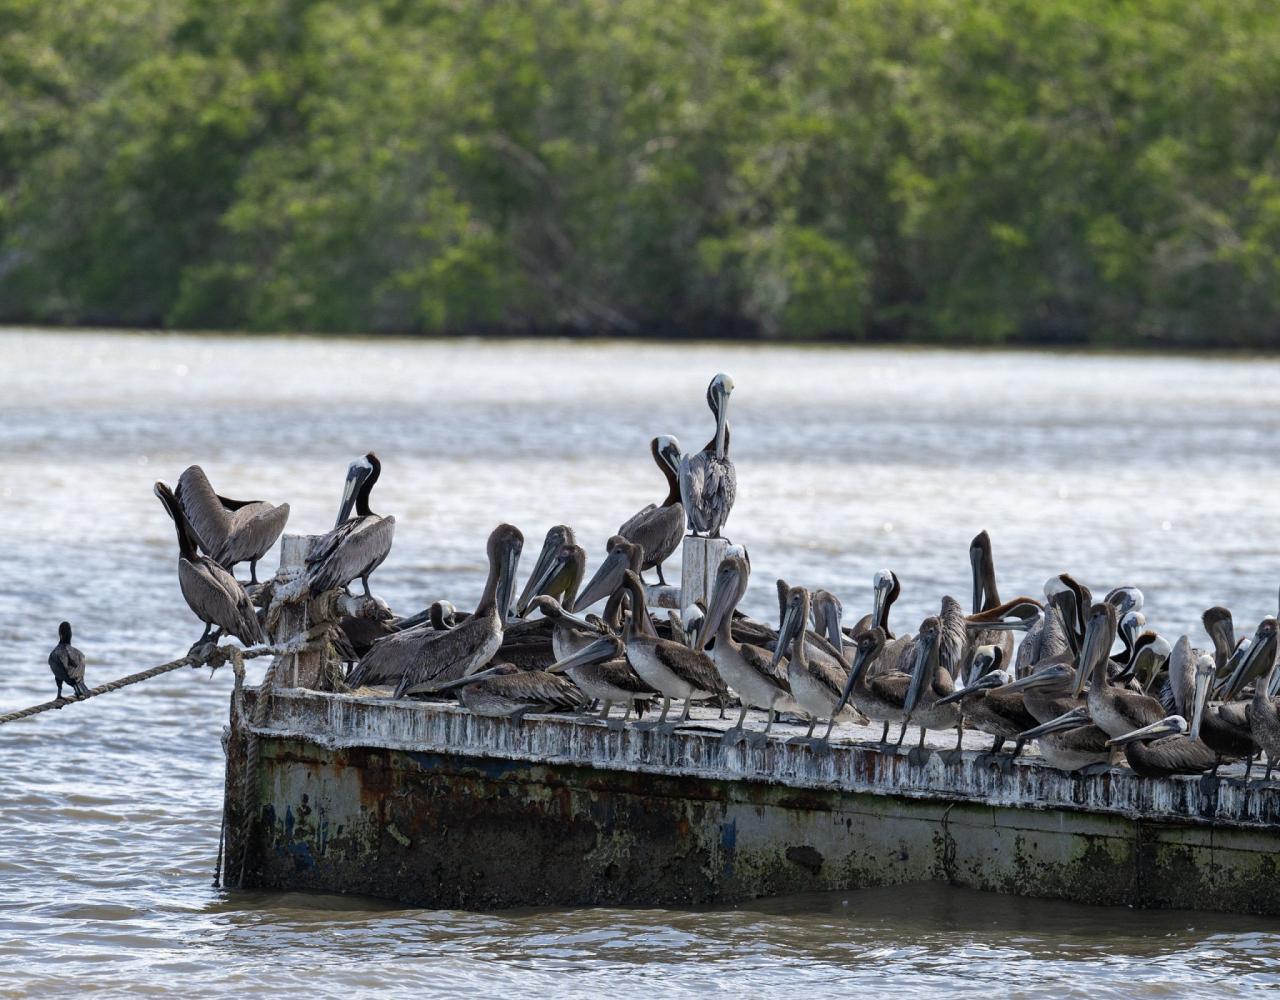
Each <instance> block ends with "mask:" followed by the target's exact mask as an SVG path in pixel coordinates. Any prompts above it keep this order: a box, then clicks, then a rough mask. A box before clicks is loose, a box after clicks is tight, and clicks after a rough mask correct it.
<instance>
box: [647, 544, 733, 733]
mask: <svg viewBox="0 0 1280 1000" xmlns="http://www.w3.org/2000/svg"><path fill="white" fill-rule="evenodd" d="M622 586H623V588H624V589H625V590H626V592H627V595H628V596H629V598H630V600H631V617H630V618H629V619H628V620H627V626H626V632H625V634H624V636H623V639H624V641H625V643H626V650H627V662H628V663H630V664H631V667H632V669H633V670H635V672H636V673H637V674H639V675H640V679H641V680H643V681H644V682H645V683H646V684H648V685H650V686H651V687H652V688H653V689H654V690H656V691H657V692H658V693H659V694H660V695H662V715H661V716H659V718H658V721H657V722H655V723H653V725H652V727H651V726H650V725H649V724H648V723H642V724H641V725H643V726H644V727H645V728H656V727H661V726H664V725H665V724H666V721H667V713H668V712H669V711H670V710H671V700H672V699H673V698H683V699H684V712H683V714H682V715H681V716H680V720H681V721H682V722H683V721H684V720H686V719H688V718H689V706H690V704H691V703H692V702H693V701H694V700H695V699H702V698H711V697H716V696H718V697H719V698H720V699H721V700H724V699H725V698H727V697H728V694H729V692H728V690H727V689H726V688H725V684H724V681H723V680H721V679H720V675H719V674H718V673H716V668H715V666H714V665H713V664H712V662H711V660H710V659H709V658H708V656H707V654H706V653H699V652H696V651H695V650H692V649H690V648H689V647H688V646H686V645H684V643H682V642H677V641H675V640H673V639H661V638H659V637H658V633H657V630H656V629H655V628H654V627H653V619H651V618H650V617H649V609H648V606H647V605H646V604H645V597H644V584H643V583H641V582H640V577H639V575H638V574H637V573H635V572H634V571H632V570H629V569H628V570H625V571H624V573H623V577H622Z"/></svg>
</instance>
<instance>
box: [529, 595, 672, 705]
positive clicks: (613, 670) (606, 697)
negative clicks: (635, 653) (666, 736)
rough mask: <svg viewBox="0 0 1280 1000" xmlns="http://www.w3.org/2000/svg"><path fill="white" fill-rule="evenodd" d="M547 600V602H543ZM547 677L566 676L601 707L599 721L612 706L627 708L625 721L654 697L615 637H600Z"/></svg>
mask: <svg viewBox="0 0 1280 1000" xmlns="http://www.w3.org/2000/svg"><path fill="white" fill-rule="evenodd" d="M543 600H550V598H543ZM547 673H549V674H560V673H563V674H568V676H569V679H570V680H571V681H573V683H574V684H576V685H578V688H579V689H580V690H581V691H582V693H583V694H585V695H586V696H587V697H588V698H589V699H591V700H592V701H598V702H600V703H601V704H602V705H603V706H604V707H603V708H602V709H601V710H600V715H599V718H600V719H602V720H605V721H608V719H609V710H610V709H611V708H612V707H613V704H614V702H619V701H620V702H622V703H623V704H624V705H626V706H627V710H626V712H625V713H624V714H623V716H622V721H624V722H625V721H626V720H627V717H628V716H629V715H631V710H632V708H636V709H637V710H640V709H641V706H643V705H647V704H648V703H649V702H650V701H651V700H652V699H654V698H656V697H658V693H657V692H656V691H654V690H653V686H652V685H650V684H646V683H645V682H644V681H643V680H641V678H640V675H639V674H637V673H636V672H635V670H633V669H632V668H631V664H629V663H628V662H627V659H626V654H625V649H624V647H623V644H622V640H621V639H619V638H618V637H617V636H616V635H608V636H600V637H599V638H597V639H595V640H593V641H591V642H589V643H587V644H586V645H585V646H583V647H582V648H581V649H579V650H577V651H576V652H574V653H571V654H570V655H569V656H567V657H565V658H564V659H562V660H557V661H556V662H555V663H553V664H552V665H551V666H549V667H548V668H547Z"/></svg>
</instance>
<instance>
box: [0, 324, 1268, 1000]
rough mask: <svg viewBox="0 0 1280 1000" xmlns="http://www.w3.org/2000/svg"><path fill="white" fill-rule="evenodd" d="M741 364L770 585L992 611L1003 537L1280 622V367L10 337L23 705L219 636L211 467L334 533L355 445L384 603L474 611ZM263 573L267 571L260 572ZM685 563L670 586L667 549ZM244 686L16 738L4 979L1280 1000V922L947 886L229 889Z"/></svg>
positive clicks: (121, 707) (95, 710) (345, 992)
mask: <svg viewBox="0 0 1280 1000" xmlns="http://www.w3.org/2000/svg"><path fill="white" fill-rule="evenodd" d="M718 370H724V371H728V372H730V373H732V374H733V376H734V379H735V381H736V383H737V392H736V393H735V395H734V397H733V400H732V404H731V417H732V420H733V426H734V440H733V448H734V454H735V458H736V460H737V464H738V474H739V496H740V499H739V502H738V506H737V507H736V509H735V510H734V513H733V517H732V518H731V520H730V522H729V534H730V535H731V536H732V537H733V538H734V540H735V541H738V542H742V543H745V544H747V545H748V547H749V548H750V551H751V557H752V564H753V566H754V568H755V573H756V580H755V581H754V582H753V585H752V589H751V592H750V594H749V595H748V605H749V608H750V609H751V610H753V611H754V612H756V613H758V614H761V615H767V614H769V613H770V609H771V608H772V607H775V605H774V604H773V601H774V597H773V586H772V581H773V579H774V578H775V577H776V576H779V575H781V576H785V577H787V578H788V579H789V580H792V581H795V582H801V583H805V584H809V585H812V586H818V585H821V586H826V587H828V588H831V589H833V590H835V591H836V592H837V593H839V594H840V595H841V597H842V598H843V600H844V604H845V607H846V610H847V612H848V613H850V614H851V615H857V614H861V613H862V611H864V610H866V607H867V605H868V603H869V600H870V580H871V576H872V574H873V573H874V572H875V570H877V569H879V568H880V567H881V566H887V567H891V568H893V569H895V570H896V571H897V572H898V574H899V575H900V576H901V578H902V580H903V587H904V591H903V596H902V599H901V601H900V602H899V604H898V608H897V609H896V610H895V616H896V617H897V619H898V620H899V621H900V622H902V623H907V624H911V623H914V622H916V621H919V619H920V618H921V617H922V616H923V615H924V614H926V613H928V612H930V611H932V610H933V609H935V608H936V606H937V601H938V599H939V598H940V596H941V595H942V594H943V593H952V594H955V595H956V596H958V597H960V598H961V599H962V600H967V595H968V588H969V584H968V559H967V544H968V540H969V538H970V537H972V535H973V534H974V533H975V532H976V531H977V530H979V529H980V528H984V527H985V528H987V529H989V530H990V531H991V533H992V535H993V538H994V541H995V552H996V559H997V563H998V566H999V568H1000V572H1001V580H1002V587H1003V589H1004V591H1005V596H1012V595H1013V594H1014V593H1015V592H1027V593H1032V594H1035V593H1038V592H1039V589H1040V587H1041V585H1042V583H1043V582H1044V580H1045V579H1046V578H1047V577H1049V576H1050V575H1051V574H1052V573H1055V572H1058V571H1061V570H1063V569H1069V570H1071V571H1072V572H1073V573H1075V574H1076V575H1077V576H1079V577H1080V578H1081V579H1083V580H1084V581H1085V582H1086V583H1088V584H1089V585H1090V586H1091V587H1093V589H1094V590H1095V592H1100V591H1104V590H1106V589H1107V588H1108V587H1110V586H1112V585H1115V584H1118V583H1132V584H1136V585H1137V586H1139V587H1141V588H1142V589H1143V591H1144V592H1145V594H1146V597H1147V608H1146V612H1147V615H1148V617H1149V618H1150V620H1151V622H1152V624H1153V625H1154V626H1156V627H1158V628H1160V629H1161V630H1162V631H1164V632H1165V633H1166V634H1167V635H1169V636H1170V638H1175V637H1176V636H1177V635H1178V634H1180V633H1181V632H1183V631H1190V632H1191V633H1192V635H1193V637H1194V638H1196V639H1197V640H1201V641H1202V640H1203V639H1204V636H1203V634H1202V633H1201V632H1200V630H1199V626H1198V624H1197V618H1198V614H1199V612H1200V610H1202V609H1203V608H1205V607H1208V606H1209V605H1210V604H1215V603H1223V604H1226V605H1228V606H1230V607H1232V608H1233V609H1234V610H1235V611H1236V613H1237V616H1238V620H1239V621H1241V622H1244V623H1250V624H1251V623H1253V622H1256V621H1257V620H1258V618H1260V617H1261V616H1262V615H1263V614H1267V613H1274V612H1275V610H1276V584H1277V577H1278V575H1280V574H1278V573H1277V570H1278V569H1280V556H1278V555H1277V553H1276V548H1275V543H1274V539H1275V538H1276V537H1278V535H1280V505H1278V504H1277V502H1276V499H1275V498H1276V497H1277V496H1280V463H1278V462H1276V460H1275V459H1274V457H1273V455H1274V442H1275V441H1276V440H1277V434H1278V432H1280V411H1277V408H1276V407H1275V405H1274V400H1275V399H1276V393H1275V389H1274V386H1275V385H1276V384H1277V382H1280V364H1277V363H1276V362H1274V361H1269V360H1231V361H1212V360H1201V359H1186V358H1171V359H1152V358H1128V357H1088V356H1053V355H1044V354H1029V353H1028V354H1006V353H948V352H933V351H896V350H856V351H855V350H797V349H783V348H740V347H710V346H656V347H638V346H634V345H618V346H614V345H606V346H599V345H582V344H575V345H567V344H559V343H553V344H537V345H529V344H508V343H501V344H493V343H471V342H451V343H445V344H430V343H414V342H403V341H359V340H304V339H296V338H259V337H255V338H222V337H188V336H161V335H145V336H130V335H121V334H111V335H103V334H63V333H49V332H24V331H5V332H0V711H4V710H8V709H12V708H17V707H21V706H24V705H28V704H33V703H35V702H37V701H43V700H45V699H46V698H48V697H49V696H51V695H52V693H53V684H52V682H51V678H50V674H49V671H48V667H47V666H46V664H45V657H46V655H47V653H48V650H49V648H50V647H51V646H52V645H53V643H54V642H55V641H56V627H57V622H58V621H59V620H60V619H61V618H64V617H66V618H69V619H70V620H71V621H72V622H73V623H74V624H75V626H76V643H77V645H78V646H79V647H80V648H81V649H83V650H84V651H85V653H86V654H87V656H88V657H89V661H90V665H89V680H90V683H100V682H101V681H103V680H105V679H108V678H111V677H115V676H118V675H121V674H124V673H128V672H131V671H133V670H137V669H141V668H142V667H145V666H150V665H152V664H155V663H160V662H163V661H165V660H168V659H171V658H173V657H174V656H175V655H177V654H179V653H180V652H182V651H183V650H185V648H186V646H187V645H188V644H189V643H190V642H191V641H192V640H193V639H194V638H195V637H196V635H197V634H199V631H200V627H199V625H198V624H196V623H195V621H194V619H192V617H191V615H190V612H189V611H188V610H187V608H186V606H185V605H184V604H183V601H182V598H181V595H180V594H179V593H178V588H177V580H176V575H175V572H174V563H175V558H176V549H175V545H174V538H173V532H172V529H171V527H170V525H169V522H168V520H167V518H166V517H165V514H164V512H163V510H162V509H161V508H160V505H159V504H158V502H157V501H156V500H155V498H154V497H153V496H152V495H151V492H150V487H151V483H152V482H153V481H154V480H155V479H156V478H163V479H166V480H169V481H172V480H173V479H175V478H176V477H177V475H178V473H179V472H180V471H181V470H182V469H183V468H184V467H185V466H186V465H187V464H188V463H189V462H192V461H198V462H200V463H202V464H203V465H204V466H205V468H206V469H207V470H208V471H209V473H210V475H211V476H212V478H213V480H214V483H215V484H216V485H217V486H218V487H219V488H220V489H221V490H222V491H223V492H225V493H227V494H229V495H235V496H263V497H266V498H269V499H272V500H288V501H289V502H290V503H291V504H292V505H293V515H292V519H291V522H290V530H294V531H302V532H312V531H319V530H323V529H324V528H326V527H328V526H329V525H330V524H331V523H332V520H333V515H334V511H335V509H336V505H337V502H338V498H339V495H340V491H341V487H342V480H343V476H344V473H345V469H346V464H347V462H348V461H349V460H350V459H351V458H352V457H354V456H355V455H356V454H359V453H362V452H363V451H365V450H367V449H370V448H372V449H374V450H376V451H377V452H378V454H379V455H380V456H381V458H382V459H383V462H384V472H383V478H382V481H381V482H380V483H379V484H378V487H377V489H376V490H375V493H374V508H375V509H376V510H379V511H385V512H390V513H394V514H395V515H396V517H397V522H398V524H397V537H396V545H395V549H394V551H393V553H392V555H391V558H390V559H389V560H388V562H387V563H386V565H384V566H383V568H382V569H381V570H379V572H378V574H377V575H376V576H375V583H376V587H375V589H376V590H377V591H378V592H379V593H380V594H381V595H382V596H384V597H385V598H386V599H387V600H388V601H390V603H391V604H392V606H393V607H396V608H397V609H402V610H403V609H408V610H416V609H417V608H420V607H422V606H424V605H425V604H426V603H428V602H429V601H431V600H433V599H435V598H438V597H448V598H450V599H451V600H453V601H454V602H455V603H457V604H459V605H460V606H464V607H465V606H467V605H469V604H471V603H473V602H474V601H475V599H476V597H477V596H478V594H479V591H480V588H481V584H482V580H483V570H484V558H483V556H484V551H483V549H484V538H485V535H486V533H487V532H488V530H489V529H490V528H491V527H492V526H493V525H494V524H495V523H497V522H498V521H499V520H509V521H511V522H513V523H515V524H517V525H519V526H520V527H521V528H522V529H523V530H524V532H525V534H526V537H527V538H528V540H529V541H528V543H527V545H526V559H525V571H526V572H527V569H528V567H529V565H531V562H532V558H533V553H534V551H536V548H537V546H538V544H539V543H540V541H541V537H542V534H543V532H544V531H545V530H546V528H547V527H548V526H549V525H550V524H552V523H555V522H559V521H566V522H568V523H570V524H572V525H574V527H575V528H576V529H577V531H578V534H579V538H580V540H582V541H583V542H584V543H585V544H587V546H588V549H589V551H590V552H592V554H593V558H594V556H595V555H596V554H597V553H598V552H599V550H600V548H601V545H602V543H603V540H604V539H605V538H606V537H607V536H608V535H609V534H610V533H611V532H612V531H613V529H614V528H616V526H617V525H618V523H619V522H620V521H622V520H623V519H624V518H625V517H626V516H627V515H629V514H630V513H631V512H632V511H634V510H635V509H637V508H638V507H639V506H640V505H641V504H643V503H645V502H648V501H651V500H655V499H657V498H658V497H659V495H660V493H661V485H660V480H659V477H658V474H657V472H656V470H655V469H654V468H653V467H652V465H651V464H650V461H649V458H648V455H647V451H646V446H647V442H648V439H649V437H650V436H651V435H653V434H655V433H663V432H668V433H675V434H676V435H678V436H679V437H680V438H681V440H682V441H683V443H684V444H685V445H686V446H689V447H693V446H697V445H700V444H701V443H702V442H703V441H705V440H706V438H707V437H708V435H709V432H710V426H711V418H710V414H709V413H708V412H707V410H706V409H705V405H704V403H703V391H704V389H705V386H706V382H707V380H708V379H709V377H710V376H711V374H713V373H714V372H715V371H718ZM268 561H270V560H268ZM673 569H674V567H673ZM230 680H231V678H230V676H229V674H228V673H226V672H225V671H224V672H221V673H219V674H218V675H216V676H214V677H213V678H210V677H209V676H208V672H207V671H192V672H182V673H175V674H169V675H166V676H164V677H161V678H158V679H156V680H153V681H150V682H147V683H146V684H145V685H143V686H140V687H136V688H132V689H130V690H129V691H127V692H125V693H120V694H115V695H111V696H108V697H104V698H101V699H95V700H94V701H93V702H91V703H90V704H88V705H84V706H76V707H73V708H70V709H68V710H66V711H64V712H61V713H50V714H46V715H43V716H40V717H38V718H36V719H32V720H27V721H24V722H21V723H16V724H13V725H9V726H5V727H3V728H0V995H21V994H27V993H39V994H48V993H54V992H63V991H71V990H74V989H90V988H91V989H95V990H100V991H104V992H108V993H116V994H121V995H124V994H129V995H137V994H146V993H157V994H159V993H169V992H171V991H172V990H173V989H174V988H175V987H176V986H179V985H180V986H181V987H182V989H183V992H186V993H190V994H191V995H201V994H204V993H209V994H213V993H220V992H226V991H230V990H235V991H237V992H243V993H246V994H265V993H276V994H278V993H280V992H282V991H289V992H294V991H301V990H303V989H305V990H307V991H308V993H310V994H314V995H320V996H328V995H341V996H344V997H350V996H351V995H352V994H353V992H354V991H360V990H373V989H377V990H378V991H380V992H382V993H385V994H388V995H404V996H414V997H418V996H423V995H431V994H435V993H443V992H453V993H459V992H466V993H470V992H477V991H480V990H485V991H502V992H504V993H506V992H511V991H516V990H538V991H540V992H547V993H555V994H559V995H569V996H572V995H580V996H591V995H598V994H599V993H600V992H602V991H605V990H608V991H610V992H612V993H614V994H616V995H619V996H630V995H647V996H651V995H654V994H657V993H661V994H665V995H671V996H679V995H685V994H694V993H703V992H712V991H723V992H734V993H752V994H759V993H763V992H765V991H767V990H771V989H774V988H787V989H794V990H798V991H804V993H805V994H807V995H815V996H817V995H827V994H832V993H836V992H850V991H853V990H858V989H861V990H865V991H868V992H869V991H872V990H874V991H876V992H877V993H879V994H882V995H888V996H895V995H911V996H923V995H953V994H956V993H970V994H976V993H983V994H991V993H1001V994H1003V993H1007V992H1016V993H1022V994H1025V995H1037V994H1043V995H1055V996H1072V995H1080V996H1106V995H1112V996H1132V995H1143V996H1170V995H1181V994H1185V993H1187V992H1191V991H1193V990H1199V991H1204V990H1208V989H1213V990H1214V991H1215V992H1221V993H1245V992H1251V991H1254V990H1258V989H1261V988H1263V987H1267V986H1275V985H1277V984H1280V922H1276V921H1267V920H1261V919H1257V918H1235V917H1228V916H1222V915H1213V914H1205V913H1163V914H1162V913H1147V912H1137V911H1130V910H1098V909H1090V908H1085V907H1077V906H1070V905H1065V904H1058V903H1048V902H1042V901H1030V900H1020V899H1012V898H1006V897H999V896H994V895H984V894H980V893H973V892H967V891H963V890H957V889H950V888H947V887H942V886H916V887H908V888H898V889H893V890H873V891H867V892H850V893H837V894H825V895H820V896H797V897H792V898H788V899H782V900H771V901H761V902H757V903H753V904H751V905H749V906H746V907H741V908H727V909H714V910H706V911H694V912H675V911H666V910H590V909H588V910H573V911H561V910H539V911H531V912H518V913H499V914H487V915H477V914H467V913H454V912H445V911H423V910H404V909H399V908H394V907H388V906H386V905H385V904H382V903H379V902H376V901H368V900H352V899H343V898H336V897H317V896H306V895H297V894H260V893H234V892H222V891H218V890H214V889H212V888H211V887H210V877H211V875H212V869H213V861H214V854H215V851H216V847H217V834H218V819H219V807H220V801H221V768H222V752H221V748H220V745H219V736H220V733H221V727H222V725H223V722H224V719H225V716H226V708H227V696H228V693H229V688H230Z"/></svg>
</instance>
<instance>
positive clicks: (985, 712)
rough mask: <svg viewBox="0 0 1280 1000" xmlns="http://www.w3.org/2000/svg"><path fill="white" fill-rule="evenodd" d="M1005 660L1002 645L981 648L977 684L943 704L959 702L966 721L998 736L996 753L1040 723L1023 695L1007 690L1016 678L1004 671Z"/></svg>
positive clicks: (993, 748)
mask: <svg viewBox="0 0 1280 1000" xmlns="http://www.w3.org/2000/svg"><path fill="white" fill-rule="evenodd" d="M1003 661H1004V649H1003V648H1001V647H1000V646H982V647H980V648H979V649H978V651H977V653H976V654H975V656H974V671H975V673H976V675H977V676H976V678H975V680H974V681H973V683H972V684H971V685H970V686H969V687H967V688H964V689H962V690H960V691H955V692H953V693H951V694H949V695H947V696H946V697H944V698H943V699H942V701H941V703H942V704H944V705H946V704H949V703H951V702H953V701H958V702H959V703H960V711H961V712H962V713H963V714H964V718H965V721H966V722H968V723H969V724H970V725H972V726H973V727H974V728H975V729H979V730H981V731H982V732H984V733H989V734H990V735H992V736H994V737H995V743H993V744H992V746H991V752H992V753H999V752H1000V748H1001V747H1003V746H1004V741H1005V740H1013V739H1017V737H1018V734H1019V733H1021V732H1023V731H1025V730H1027V729H1031V728H1033V727H1035V726H1036V725H1038V724H1039V722H1040V720H1039V719H1037V718H1036V717H1035V716H1034V715H1032V714H1031V712H1030V710H1029V709H1028V708H1027V706H1026V703H1025V701H1024V698H1023V693H1022V692H1021V691H1017V690H1013V691H1010V690H1008V689H1007V688H1008V686H1009V685H1010V684H1011V683H1012V682H1013V677H1012V675H1010V674H1009V673H1008V671H1005V670H1002V669H1001V668H1000V665H1001V663H1002V662H1003Z"/></svg>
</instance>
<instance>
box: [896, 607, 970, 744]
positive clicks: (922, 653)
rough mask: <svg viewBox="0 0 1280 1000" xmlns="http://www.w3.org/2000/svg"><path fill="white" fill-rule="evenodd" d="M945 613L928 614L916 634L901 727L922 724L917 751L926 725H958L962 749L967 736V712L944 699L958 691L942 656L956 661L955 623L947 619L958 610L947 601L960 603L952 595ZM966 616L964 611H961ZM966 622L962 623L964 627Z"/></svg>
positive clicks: (905, 727)
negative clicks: (936, 615) (953, 609)
mask: <svg viewBox="0 0 1280 1000" xmlns="http://www.w3.org/2000/svg"><path fill="white" fill-rule="evenodd" d="M942 600H943V612H944V613H943V615H941V616H938V617H933V618H926V619H925V620H924V621H922V622H921V623H920V632H919V634H918V635H917V636H916V649H915V664H914V665H913V666H912V669H911V686H910V687H909V688H908V689H907V700H906V702H905V703H904V704H903V706H902V715H903V718H902V730H903V732H905V731H906V729H907V726H909V725H910V724H911V723H913V722H914V723H915V724H916V725H917V726H919V727H920V742H919V744H917V746H916V751H917V752H919V751H923V750H924V735H925V730H927V729H956V730H958V735H957V736H956V750H959V749H960V746H961V743H962V741H963V740H964V716H963V715H961V714H960V709H959V707H958V706H956V705H955V704H954V703H952V702H946V701H943V699H944V698H946V697H947V695H949V694H952V693H954V692H955V682H954V681H953V680H952V677H951V671H950V670H948V669H947V667H946V666H944V665H943V659H944V658H946V659H948V660H949V661H950V662H951V663H952V664H954V663H955V662H956V657H955V650H954V648H951V647H954V645H955V642H956V636H955V634H954V632H955V627H954V623H953V622H950V621H948V619H953V618H954V617H955V612H954V611H952V609H950V608H949V607H948V606H947V604H946V602H947V601H951V602H952V603H953V604H956V606H957V609H958V607H959V605H958V603H957V602H956V601H955V600H954V599H953V598H947V597H944V598H943V599H942ZM961 618H963V614H961ZM963 627H964V626H963V624H961V625H960V628H961V630H963ZM898 742H899V743H901V742H902V733H899V734H898Z"/></svg>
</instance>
